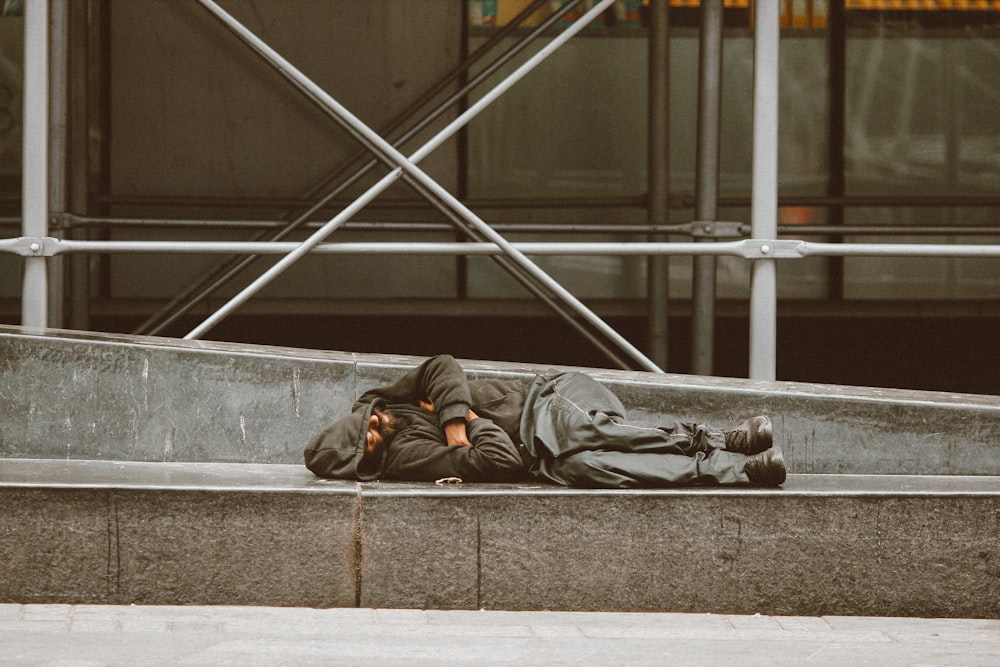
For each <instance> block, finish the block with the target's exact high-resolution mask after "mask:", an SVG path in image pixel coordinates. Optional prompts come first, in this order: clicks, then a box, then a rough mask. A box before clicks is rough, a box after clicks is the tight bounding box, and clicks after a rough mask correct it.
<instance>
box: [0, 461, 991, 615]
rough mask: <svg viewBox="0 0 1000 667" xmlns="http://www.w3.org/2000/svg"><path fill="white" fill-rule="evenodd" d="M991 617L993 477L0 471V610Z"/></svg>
mask: <svg viewBox="0 0 1000 667" xmlns="http://www.w3.org/2000/svg"><path fill="white" fill-rule="evenodd" d="M2 602H16V603H27V602H61V603H67V604H81V603H97V602H100V603H114V604H128V603H136V604H227V605H230V604H242V605H276V606H315V607H328V606H339V607H351V606H362V607H375V608H438V609H480V608H486V609H506V610H525V609H552V610H576V611H597V610H606V611H670V612H698V613H727V614H754V613H761V614H765V615H766V614H781V615H792V616H817V615H831V614H836V615H874V616H934V617H960V618H1000V477H986V476H970V477H958V476H907V475H885V476H857V475H792V476H790V478H789V480H788V482H787V483H786V484H785V486H784V488H781V489H757V488H742V487H729V488H704V487H703V488H677V489H657V490H643V491H594V490H582V489H566V488H562V487H556V486H543V485H489V484H483V485H461V486H457V487H442V486H436V485H433V484H392V483H384V482H383V483H372V484H356V483H348V482H334V481H326V480H318V479H316V478H315V477H313V476H312V475H311V474H309V473H308V472H307V471H306V470H305V469H304V468H302V467H301V466H298V465H281V464H210V463H148V462H108V461H72V460H71V461H67V460H56V459H35V460H29V459H7V460H0V603H2Z"/></svg>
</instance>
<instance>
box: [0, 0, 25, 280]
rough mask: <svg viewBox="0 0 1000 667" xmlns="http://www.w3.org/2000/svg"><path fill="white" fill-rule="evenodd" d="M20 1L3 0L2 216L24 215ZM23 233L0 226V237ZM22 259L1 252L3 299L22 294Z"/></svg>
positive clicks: (0, 32)
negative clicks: (7, 1) (22, 201)
mask: <svg viewBox="0 0 1000 667" xmlns="http://www.w3.org/2000/svg"><path fill="white" fill-rule="evenodd" d="M20 13H21V6H20V4H19V3H0V217H10V218H19V217H20V216H21V159H22V154H21V152H22V148H21V132H22V125H21V116H22V113H23V107H22V105H23V102H22V99H23V97H22V96H23V88H24V18H23V17H22V16H20ZM20 235H21V230H20V228H19V227H18V226H17V225H9V226H8V225H3V226H0V238H12V237H16V236H20ZM21 264H22V261H21V258H20V257H19V256H17V255H14V254H11V253H0V298H3V297H19V296H20V294H21Z"/></svg>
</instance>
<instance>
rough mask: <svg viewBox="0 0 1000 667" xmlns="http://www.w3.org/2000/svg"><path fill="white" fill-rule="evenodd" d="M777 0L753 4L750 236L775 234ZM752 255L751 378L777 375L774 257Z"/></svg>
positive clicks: (766, 249) (765, 247) (765, 249)
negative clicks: (754, 257) (753, 257)
mask: <svg viewBox="0 0 1000 667" xmlns="http://www.w3.org/2000/svg"><path fill="white" fill-rule="evenodd" d="M778 5H779V3H777V2H756V3H754V41H753V175H752V198H753V200H752V202H751V206H750V227H751V235H752V236H753V238H754V239H760V240H765V241H767V240H773V239H774V238H775V237H776V236H777V234H778V37H779V34H780V24H779V18H780V15H779V13H778ZM770 249H771V248H770V246H769V245H768V244H764V245H763V246H762V247H761V253H762V254H763V255H765V258H763V259H755V260H753V265H752V267H751V274H750V378H751V379H754V380H774V379H775V376H776V374H777V370H776V368H777V362H776V356H777V355H776V353H777V322H778V317H777V313H778V293H777V275H776V274H777V272H776V268H777V267H776V265H775V260H773V259H767V258H766V255H767V252H769V251H770Z"/></svg>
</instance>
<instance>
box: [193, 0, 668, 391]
mask: <svg viewBox="0 0 1000 667" xmlns="http://www.w3.org/2000/svg"><path fill="white" fill-rule="evenodd" d="M613 1H614V0H600V1H599V2H597V3H596V4H595V5H594V6H593V8H592V9H591V10H590V11H589V12H587V13H586V14H585V15H584V16H583V17H581V18H580V19H579V20H578V21H576V22H575V23H574V24H573V25H571V26H569V27H568V28H567V29H566V30H564V31H563V32H562V33H561V34H560V35H559V36H557V37H556V38H555V39H553V41H552V42H551V43H549V44H548V45H547V46H545V47H544V48H542V50H541V51H539V53H537V54H536V55H535V56H533V57H532V58H530V59H529V60H528V61H527V62H525V63H524V64H523V65H521V67H519V68H518V69H517V70H515V71H514V72H513V73H512V74H511V75H509V76H508V77H507V78H506V79H504V80H503V81H501V82H500V83H499V84H498V85H497V86H496V87H494V88H493V89H492V90H491V91H490V92H489V93H487V94H486V95H484V96H483V98H482V99H480V100H479V101H477V102H476V103H475V104H473V105H472V106H471V107H469V109H468V110H466V111H465V112H464V113H462V114H461V115H460V116H459V117H458V118H456V119H455V120H454V121H452V122H451V123H449V124H448V126H447V127H445V128H444V129H443V130H442V131H441V132H439V133H438V134H437V135H435V136H434V137H433V138H431V139H430V140H429V141H428V142H427V143H426V144H424V145H423V146H422V147H421V148H420V149H418V150H417V151H416V152H415V153H413V155H411V156H410V157H409V158H407V157H406V156H404V155H403V154H402V153H400V152H399V151H398V150H396V148H395V147H393V146H392V145H391V144H390V143H389V142H387V141H386V140H385V139H383V138H382V137H381V136H380V135H379V134H378V133H376V132H374V131H373V130H372V129H371V128H369V127H368V126H367V125H365V124H364V123H363V122H362V121H361V120H360V119H358V118H357V117H356V116H354V115H353V114H352V113H351V112H350V111H349V110H347V109H346V108H345V107H344V106H343V105H341V104H340V103H339V102H337V100H335V99H334V98H333V97H332V96H330V95H329V94H328V93H326V91H324V90H323V89H322V88H320V87H319V86H317V85H316V84H315V83H314V82H313V81H311V80H310V79H309V78H308V77H306V76H305V75H304V74H303V73H302V72H300V71H299V70H298V69H296V68H295V67H294V66H293V65H292V64H291V63H290V62H288V61H287V60H286V59H285V58H283V57H282V56H281V55H280V54H278V53H277V52H276V51H275V50H274V49H272V48H271V47H269V46H268V45H267V44H266V43H264V42H263V40H261V39H260V38H259V37H257V36H256V35H255V34H253V33H252V32H251V31H249V30H248V29H247V28H246V27H244V26H243V25H242V24H240V23H239V22H238V21H236V19H234V18H233V17H232V16H230V15H229V14H228V13H226V12H225V11H224V10H223V9H222V8H221V7H219V6H218V5H217V4H216V3H215V2H213V1H212V0H199V2H200V3H201V4H202V5H203V6H204V7H206V8H207V9H208V10H209V11H210V12H212V13H213V14H214V15H215V16H216V17H217V18H219V19H220V20H221V21H222V22H223V23H224V24H225V25H226V26H227V27H228V28H229V29H230V30H232V31H233V32H234V33H235V34H236V35H237V36H238V37H240V39H242V40H243V41H244V42H246V43H247V44H248V45H249V46H250V47H251V48H252V49H253V50H254V51H256V52H257V53H258V54H259V55H261V56H262V57H263V58H264V59H265V60H266V61H267V62H268V63H270V64H271V65H272V66H273V67H275V68H276V69H277V70H278V71H279V72H280V73H281V74H283V75H284V76H286V77H288V78H289V79H290V80H291V81H292V82H293V83H294V84H295V85H296V87H298V88H299V89H300V90H301V91H302V92H304V93H305V94H306V95H307V96H308V97H309V98H310V99H312V100H314V101H315V102H316V103H318V104H320V105H321V106H323V107H324V108H325V109H328V110H329V111H331V112H333V113H334V114H335V115H336V116H337V118H338V119H339V120H340V121H342V122H343V124H345V125H346V126H348V127H349V128H350V131H351V132H352V133H356V135H357V136H359V137H362V138H364V140H365V141H366V142H370V143H371V144H373V145H374V146H375V147H376V148H377V150H378V152H379V154H380V155H381V156H384V157H385V158H387V159H389V160H391V161H392V163H394V164H396V165H398V166H397V167H396V168H395V169H393V170H392V171H391V172H390V173H388V174H386V176H384V177H383V178H382V179H381V180H379V181H378V182H377V183H376V184H375V185H374V186H372V187H371V188H370V189H369V190H368V191H367V192H365V193H364V194H362V195H361V196H360V197H359V198H358V199H357V200H355V201H354V202H353V203H352V204H351V205H349V206H348V207H347V208H345V209H344V210H343V211H342V212H341V213H340V214H338V215H337V216H335V217H334V218H333V219H331V220H330V221H329V222H327V223H326V224H325V225H323V226H322V227H321V228H320V229H319V230H318V231H317V232H315V233H314V234H313V235H312V236H310V237H309V238H308V239H306V240H305V241H304V242H303V243H302V245H300V246H299V247H298V248H297V249H296V250H294V251H292V252H291V253H289V254H288V255H286V256H285V257H284V258H282V259H281V260H280V261H279V262H278V263H276V264H275V265H274V266H272V267H271V268H270V269H269V270H268V271H266V272H264V273H263V274H262V275H261V276H259V277H258V278H257V279H256V280H254V281H253V282H252V283H251V284H250V285H248V286H247V287H246V288H244V289H243V291H241V292H240V293H239V294H237V295H235V296H234V297H233V298H232V299H230V301H228V302H227V303H226V304H224V305H223V306H222V307H221V308H220V309H219V310H218V311H216V312H215V313H214V314H213V315H212V316H210V317H209V318H207V319H206V320H205V321H204V322H202V324H201V325H199V326H198V327H196V328H195V329H193V330H192V331H191V332H190V333H188V335H187V336H185V338H189V339H191V338H198V337H200V336H201V335H203V334H204V333H205V332H207V331H209V330H211V328H212V327H214V326H215V325H216V324H217V323H218V322H220V321H221V320H222V319H224V318H225V317H226V316H228V315H229V314H230V313H231V312H232V311H234V310H235V309H236V308H238V307H239V306H241V305H242V304H243V303H245V302H246V301H247V300H248V299H249V298H251V297H252V296H253V295H254V294H256V293H257V292H258V291H260V289H262V288H263V287H264V286H265V285H267V284H268V283H270V282H271V281H272V280H273V279H274V278H275V277H277V276H278V275H280V274H281V273H282V272H284V271H285V269H287V268H288V267H289V266H291V264H293V263H294V262H296V261H298V260H299V259H300V258H301V257H302V256H304V255H305V254H306V253H308V252H309V251H310V250H311V249H312V248H313V247H315V246H316V245H317V244H319V243H320V242H321V241H322V240H323V239H324V238H325V237H326V236H327V235H329V234H330V233H332V232H333V231H334V230H336V229H337V228H338V227H340V226H341V225H343V224H344V223H345V222H347V220H349V219H350V218H351V217H353V216H354V215H355V214H356V213H357V212H359V211H360V210H361V209H362V208H364V207H365V206H367V205H368V203H370V202H371V201H372V200H373V199H375V197H377V196H378V195H379V194H381V193H382V192H384V191H385V190H386V189H387V188H388V187H389V186H390V185H391V184H392V183H394V182H395V181H397V180H398V179H400V178H401V177H402V176H403V175H404V174H405V175H407V176H409V177H410V178H412V179H413V180H414V181H415V182H417V183H419V184H420V185H421V186H422V187H424V188H426V189H427V190H429V191H430V193H432V194H433V195H434V197H436V198H438V199H439V200H440V201H442V202H444V203H445V204H447V205H448V206H449V207H450V208H451V209H452V210H454V211H455V212H456V213H458V214H459V215H460V216H461V217H462V218H463V219H464V220H465V221H466V222H467V223H468V224H469V225H471V226H472V227H473V228H474V229H475V230H476V231H477V232H479V234H481V235H482V236H483V237H485V238H486V239H487V240H489V241H490V242H492V243H494V244H495V245H497V246H498V247H499V248H500V249H501V250H503V252H504V253H505V254H506V255H507V256H508V257H509V258H510V259H511V260H512V261H513V262H514V263H516V264H517V265H518V266H519V267H520V268H521V269H523V270H524V271H525V273H526V274H527V275H529V276H531V277H532V278H533V279H535V280H537V281H538V282H539V283H540V284H542V285H544V286H545V287H546V288H547V289H549V290H551V291H552V293H553V294H554V295H555V296H556V297H557V298H558V299H559V300H561V301H562V302H564V303H565V304H567V305H568V306H570V307H571V308H572V309H573V310H574V311H575V312H576V313H577V314H578V315H580V316H581V317H582V318H583V319H584V320H586V321H587V322H589V323H590V324H591V325H592V326H593V327H594V328H596V329H597V330H599V331H600V332H601V333H602V334H603V335H605V336H607V337H608V338H609V339H610V340H611V341H613V342H614V343H615V344H616V345H617V346H618V347H619V348H621V349H622V350H623V351H624V352H626V353H627V354H628V355H629V356H630V357H631V358H632V359H633V360H635V361H636V362H638V363H639V365H640V366H642V367H643V368H645V369H646V370H649V371H653V372H662V371H661V369H660V368H659V367H657V366H656V364H654V363H653V362H652V361H651V360H649V359H648V358H647V357H646V356H645V355H644V354H643V353H642V352H641V351H639V350H638V349H637V348H636V347H635V346H633V345H632V344H631V343H630V342H629V341H628V340H626V339H625V338H624V337H623V336H621V334H619V333H618V332H617V331H615V330H614V329H613V328H611V327H610V326H609V325H608V324H607V323H606V322H604V321H603V320H602V319H601V318H600V317H598V316H597V315H596V314H595V313H594V312H593V311H591V310H590V309H589V308H587V307H586V305H584V304H583V303H582V302H581V301H580V300H579V299H577V298H576V297H575V296H573V295H572V294H571V293H570V292H569V291H568V290H566V289H565V288H564V287H563V286H562V285H560V284H559V283H558V282H556V281H555V280H553V279H552V278H551V277H550V276H549V275H548V274H546V273H545V272H544V271H543V270H542V269H541V268H539V267H538V266H537V265H536V264H534V263H533V262H532V261H531V260H529V259H528V258H527V257H526V256H525V255H524V254H523V253H521V252H520V251H518V250H517V249H516V248H514V247H513V246H511V245H510V244H509V243H508V242H507V240H506V239H504V238H503V236H501V235H500V234H498V233H497V232H496V231H495V230H493V229H492V228H491V227H490V226H489V225H488V224H487V223H486V222H484V221H483V220H482V219H481V218H479V217H478V216H477V215H476V214H475V213H473V212H472V211H471V210H469V209H468V207H466V206H465V205H464V204H462V203H461V202H460V201H459V200H458V199H457V198H455V197H454V196H453V195H452V194H451V193H450V192H448V191H447V190H446V189H445V188H443V187H442V186H441V185H440V184H439V183H437V182H436V181H435V180H434V179H433V178H431V177H430V176H428V175H427V174H426V173H425V172H424V171H423V170H421V169H420V168H419V167H418V166H417V163H419V162H420V160H422V159H423V158H425V157H427V155H429V154H430V153H431V152H433V151H434V150H435V149H437V148H438V147H439V146H440V145H441V144H442V143H444V142H445V141H446V140H447V139H449V138H450V137H451V136H452V135H453V134H454V133H455V132H457V131H458V130H459V129H461V128H462V127H464V126H465V125H466V124H467V123H468V122H469V121H470V120H471V119H472V118H474V117H475V116H476V115H478V114H479V113H480V112H481V111H482V110H483V109H484V108H486V106H488V105H489V104H491V103H492V102H493V101H494V100H496V99H497V98H498V97H499V96H500V95H502V94H503V93H505V92H506V91H507V90H508V89H510V87H511V86H513V85H514V84H515V83H517V82H518V81H519V80H520V79H521V78H523V77H524V76H525V75H526V74H528V72H530V71H531V70H532V69H534V68H535V67H536V66H537V65H538V64H540V63H541V62H542V61H544V60H545V59H546V58H547V57H548V56H549V55H551V54H552V53H553V52H555V50H557V49H558V48H559V47H561V46H562V45H563V44H564V43H565V42H566V41H568V40H569V39H570V38H571V37H573V36H574V35H576V34H577V33H578V32H579V31H580V30H582V29H583V27H585V26H586V25H587V24H588V23H589V22H590V21H592V20H594V19H596V18H597V17H598V16H599V15H600V13H601V12H603V11H604V10H605V9H607V8H608V7H610V6H611V4H612V3H613Z"/></svg>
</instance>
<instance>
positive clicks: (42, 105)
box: [21, 0, 49, 327]
mask: <svg viewBox="0 0 1000 667" xmlns="http://www.w3.org/2000/svg"><path fill="white" fill-rule="evenodd" d="M48 95H49V3H48V0H35V1H33V2H26V3H24V147H23V150H24V162H23V174H22V178H23V186H22V203H21V210H22V220H23V222H22V229H23V233H24V236H27V237H38V238H42V237H46V236H48V228H49V211H48V179H49V174H48V167H49V164H48V162H49V147H48V138H49V137H48V135H49V103H48ZM47 265H48V262H47V261H46V258H45V257H44V256H37V257H34V256H33V257H25V258H24V281H23V283H22V291H21V324H22V325H24V326H27V327H46V326H48V276H47Z"/></svg>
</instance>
